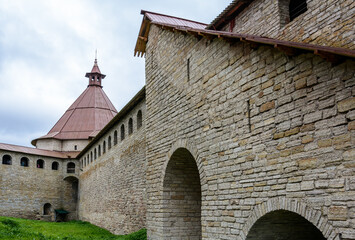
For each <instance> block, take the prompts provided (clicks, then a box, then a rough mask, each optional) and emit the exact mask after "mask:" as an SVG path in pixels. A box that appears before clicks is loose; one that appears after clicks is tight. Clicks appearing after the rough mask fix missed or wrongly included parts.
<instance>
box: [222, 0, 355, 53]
mask: <svg viewBox="0 0 355 240" xmlns="http://www.w3.org/2000/svg"><path fill="white" fill-rule="evenodd" d="M288 3H289V0H272V1H270V0H255V1H253V2H252V3H251V4H250V5H249V6H248V7H247V8H246V9H244V10H243V11H242V12H241V13H240V14H239V15H238V16H237V17H236V18H235V26H234V28H233V32H236V33H247V34H254V35H258V36H265V37H272V38H278V39H283V40H287V41H296V42H306V43H312V44H317V45H325V46H333V47H343V48H349V49H355V44H354V37H353V36H354V35H355V29H354V27H353V26H354V25H355V19H354V11H355V5H354V3H353V1H349V0H340V1H333V0H307V7H308V10H307V11H306V12H305V13H303V14H302V15H300V16H299V17H297V18H295V19H294V20H293V21H291V22H289V20H287V18H288ZM229 29H230V26H229V24H227V25H226V26H225V27H224V28H223V30H224V31H229Z"/></svg>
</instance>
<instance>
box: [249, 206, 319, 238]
mask: <svg viewBox="0 0 355 240" xmlns="http://www.w3.org/2000/svg"><path fill="white" fill-rule="evenodd" d="M268 239H278V240H299V239H302V240H326V238H325V237H324V236H323V234H322V233H321V231H319V230H318V228H317V227H315V226H314V225H313V224H312V223H311V222H309V221H308V220H307V219H305V218H304V217H302V216H301V215H299V214H297V213H294V212H290V211H286V210H277V211H272V212H269V213H267V214H265V215H264V216H262V217H261V218H259V219H258V220H257V221H256V222H255V223H254V225H253V226H252V227H251V229H250V231H249V233H248V235H247V238H246V240H268Z"/></svg>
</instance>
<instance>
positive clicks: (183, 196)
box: [163, 148, 201, 239]
mask: <svg viewBox="0 0 355 240" xmlns="http://www.w3.org/2000/svg"><path fill="white" fill-rule="evenodd" d="M163 200H164V201H163V202H164V207H163V208H164V215H163V216H164V220H163V224H164V230H163V233H164V239H174V238H179V239H201V183H200V176H199V171H198V168H197V165H196V161H195V159H194V157H193V156H192V155H191V153H190V152H189V151H188V150H187V149H185V148H179V149H177V150H176V151H175V152H174V153H173V155H172V156H171V158H170V160H169V163H168V166H167V168H166V172H165V176H164V182H163Z"/></svg>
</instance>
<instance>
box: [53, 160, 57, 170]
mask: <svg viewBox="0 0 355 240" xmlns="http://www.w3.org/2000/svg"><path fill="white" fill-rule="evenodd" d="M58 166H59V164H58V162H53V163H52V170H58Z"/></svg>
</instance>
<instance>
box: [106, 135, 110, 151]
mask: <svg viewBox="0 0 355 240" xmlns="http://www.w3.org/2000/svg"><path fill="white" fill-rule="evenodd" d="M107 149H111V136H109V137H108V140H107Z"/></svg>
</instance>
